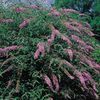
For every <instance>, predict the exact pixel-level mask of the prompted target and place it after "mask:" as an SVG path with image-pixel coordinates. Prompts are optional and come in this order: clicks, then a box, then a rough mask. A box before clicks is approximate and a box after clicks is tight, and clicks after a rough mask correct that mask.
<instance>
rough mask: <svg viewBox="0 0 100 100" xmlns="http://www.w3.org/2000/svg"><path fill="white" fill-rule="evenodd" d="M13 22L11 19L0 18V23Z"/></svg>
mask: <svg viewBox="0 0 100 100" xmlns="http://www.w3.org/2000/svg"><path fill="white" fill-rule="evenodd" d="M12 22H14V20H13V19H0V23H12Z"/></svg>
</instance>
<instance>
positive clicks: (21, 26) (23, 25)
mask: <svg viewBox="0 0 100 100" xmlns="http://www.w3.org/2000/svg"><path fill="white" fill-rule="evenodd" d="M29 22H30V20H29V19H25V20H24V21H23V22H22V23H21V24H20V25H19V28H20V29H22V28H24V27H25V26H27V25H28V24H29Z"/></svg>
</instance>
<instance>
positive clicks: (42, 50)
mask: <svg viewBox="0 0 100 100" xmlns="http://www.w3.org/2000/svg"><path fill="white" fill-rule="evenodd" d="M37 48H38V49H37V50H36V52H35V53H34V59H38V57H39V55H40V53H41V54H42V55H43V56H44V55H45V43H43V42H40V43H38V44H37Z"/></svg>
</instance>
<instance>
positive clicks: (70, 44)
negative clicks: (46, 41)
mask: <svg viewBox="0 0 100 100" xmlns="http://www.w3.org/2000/svg"><path fill="white" fill-rule="evenodd" d="M61 38H62V40H64V41H66V42H67V43H68V45H69V46H72V42H71V41H70V39H69V38H68V37H67V36H64V35H62V36H61Z"/></svg>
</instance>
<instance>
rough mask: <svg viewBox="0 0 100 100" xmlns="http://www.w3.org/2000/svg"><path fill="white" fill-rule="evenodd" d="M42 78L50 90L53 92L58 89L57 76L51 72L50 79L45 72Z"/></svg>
mask: <svg viewBox="0 0 100 100" xmlns="http://www.w3.org/2000/svg"><path fill="white" fill-rule="evenodd" d="M43 80H44V82H45V83H46V84H47V85H48V87H49V88H50V89H51V91H53V92H58V91H59V88H60V87H59V82H58V78H57V76H56V75H55V74H51V79H50V78H49V77H48V76H47V75H46V74H44V75H43ZM52 83H53V84H52Z"/></svg>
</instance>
